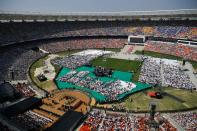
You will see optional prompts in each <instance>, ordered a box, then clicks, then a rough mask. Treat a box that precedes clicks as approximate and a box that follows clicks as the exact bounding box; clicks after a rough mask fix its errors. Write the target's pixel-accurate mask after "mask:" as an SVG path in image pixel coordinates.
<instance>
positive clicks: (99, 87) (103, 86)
mask: <svg viewBox="0 0 197 131" xmlns="http://www.w3.org/2000/svg"><path fill="white" fill-rule="evenodd" d="M89 73H90V72H88V71H80V72H77V71H70V72H69V73H67V74H66V75H64V76H63V77H60V78H58V79H57V80H59V81H62V82H68V83H72V84H74V85H77V86H80V87H86V88H89V89H91V90H94V91H96V92H99V93H101V94H102V95H104V96H107V99H108V100H117V96H118V95H120V94H123V93H126V92H129V91H130V90H132V89H133V88H135V87H136V85H134V84H133V83H132V82H124V81H121V80H114V81H109V82H103V81H101V80H99V79H98V78H93V77H89V76H87V75H88V74H89ZM85 76H87V77H85Z"/></svg>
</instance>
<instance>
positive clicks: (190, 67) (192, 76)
mask: <svg viewBox="0 0 197 131" xmlns="http://www.w3.org/2000/svg"><path fill="white" fill-rule="evenodd" d="M184 68H185V69H188V71H185V73H187V74H188V75H189V77H190V80H191V81H192V83H193V84H194V85H195V87H194V88H197V78H196V77H195V76H194V74H193V72H194V69H193V66H192V64H191V63H189V62H186V64H185V66H184Z"/></svg>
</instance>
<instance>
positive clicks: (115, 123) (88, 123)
mask: <svg viewBox="0 0 197 131" xmlns="http://www.w3.org/2000/svg"><path fill="white" fill-rule="evenodd" d="M148 120H149V117H148V116H145V115H142V114H140V115H137V114H130V113H122V114H120V113H115V112H113V113H112V112H107V113H106V112H104V111H102V110H93V111H91V112H90V114H89V115H88V118H87V119H86V120H85V122H84V123H83V124H82V125H81V126H80V129H79V131H92V130H99V131H117V130H118V131H149V125H148ZM159 131H177V129H176V128H175V127H173V126H172V125H171V124H170V123H169V121H168V120H166V119H164V118H163V122H162V124H161V125H160V126H159Z"/></svg>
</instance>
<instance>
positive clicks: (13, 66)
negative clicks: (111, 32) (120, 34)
mask: <svg viewBox="0 0 197 131" xmlns="http://www.w3.org/2000/svg"><path fill="white" fill-rule="evenodd" d="M125 41H126V39H81V40H68V41H64V42H63V41H62V42H57V41H56V42H55V41H48V42H45V43H44V42H36V43H32V44H27V45H15V46H13V47H6V48H4V49H1V50H0V52H1V53H0V54H1V55H0V63H1V64H0V72H1V74H0V81H4V80H7V81H10V80H26V79H27V71H28V68H29V66H30V65H31V64H32V63H33V62H34V61H36V60H37V59H38V58H40V57H42V56H44V55H45V54H44V53H43V52H41V51H35V50H32V48H34V47H39V48H41V49H44V50H46V51H48V52H50V53H54V52H60V51H65V50H68V49H71V50H72V49H84V47H85V45H86V47H87V48H103V47H106V48H121V47H123V46H124V43H125ZM86 42H87V43H86Z"/></svg>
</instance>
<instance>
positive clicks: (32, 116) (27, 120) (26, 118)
mask: <svg viewBox="0 0 197 131" xmlns="http://www.w3.org/2000/svg"><path fill="white" fill-rule="evenodd" d="M12 120H13V121H14V122H16V123H17V124H19V125H20V126H22V127H24V129H26V130H38V129H39V128H41V127H43V126H44V125H46V124H47V123H49V122H52V120H50V119H49V118H46V117H43V116H40V115H38V114H37V113H34V112H32V111H27V112H25V113H23V114H19V115H18V116H15V117H12Z"/></svg>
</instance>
